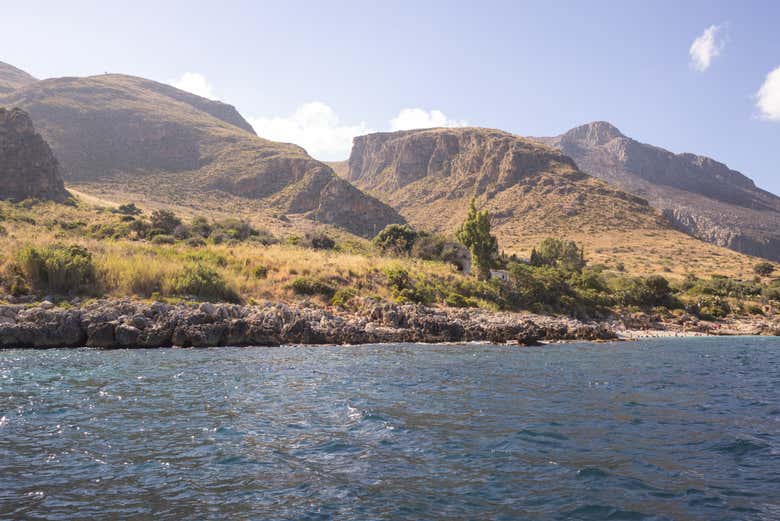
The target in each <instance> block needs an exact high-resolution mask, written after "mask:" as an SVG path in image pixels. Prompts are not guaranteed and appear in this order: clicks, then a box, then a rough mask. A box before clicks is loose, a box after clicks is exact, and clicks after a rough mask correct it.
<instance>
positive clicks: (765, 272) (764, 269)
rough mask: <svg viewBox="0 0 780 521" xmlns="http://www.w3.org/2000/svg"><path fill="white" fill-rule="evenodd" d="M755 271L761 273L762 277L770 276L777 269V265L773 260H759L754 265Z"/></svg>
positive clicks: (757, 273)
mask: <svg viewBox="0 0 780 521" xmlns="http://www.w3.org/2000/svg"><path fill="white" fill-rule="evenodd" d="M753 271H755V272H756V275H760V276H762V277H768V276H770V275H771V274H772V273H774V271H775V265H774V264H772V263H771V262H759V263H758V264H756V265H755V266H753Z"/></svg>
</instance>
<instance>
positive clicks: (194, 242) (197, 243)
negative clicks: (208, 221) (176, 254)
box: [185, 237, 206, 248]
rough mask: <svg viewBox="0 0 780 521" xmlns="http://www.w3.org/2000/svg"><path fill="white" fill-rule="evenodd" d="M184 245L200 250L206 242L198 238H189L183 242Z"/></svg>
mask: <svg viewBox="0 0 780 521" xmlns="http://www.w3.org/2000/svg"><path fill="white" fill-rule="evenodd" d="M185 244H186V245H187V246H189V247H191V248H201V247H203V246H205V245H206V241H204V240H203V239H201V238H200V237H190V238H189V239H187V240H186V241H185Z"/></svg>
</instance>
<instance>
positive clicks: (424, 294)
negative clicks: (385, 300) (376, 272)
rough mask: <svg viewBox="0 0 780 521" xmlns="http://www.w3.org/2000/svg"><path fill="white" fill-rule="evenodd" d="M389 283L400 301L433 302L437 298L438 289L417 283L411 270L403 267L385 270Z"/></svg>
mask: <svg viewBox="0 0 780 521" xmlns="http://www.w3.org/2000/svg"><path fill="white" fill-rule="evenodd" d="M384 273H385V276H386V277H387V285H388V287H389V288H390V291H391V293H392V294H393V296H394V297H395V298H396V300H397V301H398V302H401V303H405V302H414V303H418V304H431V303H433V301H434V300H435V299H436V289H435V288H434V287H431V286H430V285H428V284H425V283H415V282H414V281H413V280H412V278H411V277H410V276H409V272H408V271H406V270H405V269H403V268H401V267H389V268H386V269H385V270H384Z"/></svg>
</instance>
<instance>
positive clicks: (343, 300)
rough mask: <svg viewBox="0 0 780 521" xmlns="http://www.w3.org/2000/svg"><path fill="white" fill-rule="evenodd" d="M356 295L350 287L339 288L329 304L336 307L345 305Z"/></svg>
mask: <svg viewBox="0 0 780 521" xmlns="http://www.w3.org/2000/svg"><path fill="white" fill-rule="evenodd" d="M356 296H357V293H356V292H355V290H353V289H352V288H341V289H339V290H338V291H336V294H335V295H333V298H332V299H331V300H330V303H331V305H333V306H338V307H342V308H344V307H347V304H349V301H350V300H352V299H353V298H355V297H356Z"/></svg>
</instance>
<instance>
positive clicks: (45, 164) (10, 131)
mask: <svg viewBox="0 0 780 521" xmlns="http://www.w3.org/2000/svg"><path fill="white" fill-rule="evenodd" d="M67 197H68V193H67V192H66V191H65V186H64V185H63V183H62V178H61V177H60V173H59V165H58V163H57V159H56V158H55V157H54V154H52V151H51V149H50V148H49V145H48V144H46V142H45V141H44V140H43V138H42V137H41V136H40V134H37V133H36V132H35V129H34V128H33V124H32V121H31V120H30V117H29V116H28V115H27V113H26V112H24V111H22V110H20V109H11V110H7V109H4V108H0V198H2V199H11V200H14V201H20V200H23V199H27V198H39V199H52V200H55V201H63V200H65V199H66V198H67Z"/></svg>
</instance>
